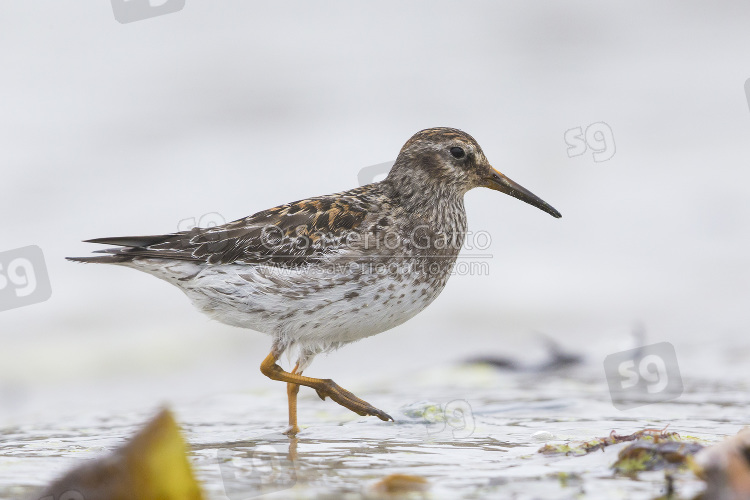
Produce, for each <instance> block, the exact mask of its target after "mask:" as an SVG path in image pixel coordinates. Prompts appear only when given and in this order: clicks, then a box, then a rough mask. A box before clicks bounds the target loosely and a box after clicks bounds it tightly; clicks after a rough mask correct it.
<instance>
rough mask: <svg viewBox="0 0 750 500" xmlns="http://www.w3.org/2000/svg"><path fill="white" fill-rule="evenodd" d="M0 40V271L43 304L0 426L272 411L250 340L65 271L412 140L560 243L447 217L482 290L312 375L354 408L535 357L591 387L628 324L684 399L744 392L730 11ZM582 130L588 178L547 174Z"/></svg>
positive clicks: (501, 211) (749, 35)
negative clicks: (409, 385)
mask: <svg viewBox="0 0 750 500" xmlns="http://www.w3.org/2000/svg"><path fill="white" fill-rule="evenodd" d="M0 12H1V14H2V15H0V40H2V43H1V44H0V67H1V68H2V75H3V76H2V83H1V84H0V85H2V89H3V92H1V93H0V110H2V113H0V165H2V167H1V168H2V170H1V172H2V176H1V177H0V179H1V183H0V186H2V196H0V213H1V214H2V236H1V240H0V251H5V250H10V249H14V248H18V247H22V246H26V245H39V246H40V247H41V248H42V249H43V251H44V254H45V257H46V262H47V266H48V269H49V273H50V279H51V284H52V297H51V299H49V300H48V301H46V302H43V303H40V304H35V305H31V306H27V307H23V308H19V309H14V310H9V311H5V312H2V313H0V346H1V347H0V409H1V410H0V411H1V412H2V413H0V418H1V419H2V422H6V423H7V422H8V421H10V422H14V421H18V420H20V419H33V418H36V417H39V416H43V417H46V418H50V416H51V415H56V414H58V415H60V416H62V415H65V414H69V413H74V412H78V411H84V410H85V409H87V408H90V409H97V408H108V409H112V408H114V409H117V408H121V409H123V410H126V409H135V408H151V407H154V406H156V405H158V404H159V403H161V402H165V401H179V400H185V399H190V398H198V397H200V396H201V395H203V394H212V393H220V392H222V391H242V390H249V389H251V388H257V387H261V388H265V387H273V388H275V389H276V390H277V391H278V392H279V394H278V397H279V399H280V400H281V399H282V398H283V396H284V395H283V390H281V389H280V388H278V384H277V383H275V382H271V381H269V380H267V379H265V377H263V376H262V375H261V374H260V373H259V371H258V365H259V363H260V361H261V360H262V359H263V357H264V356H265V355H266V354H267V351H268V347H269V345H270V342H269V339H268V338H267V337H265V336H264V335H262V334H259V333H255V332H251V331H243V330H239V329H235V328H232V327H228V326H224V325H221V324H219V323H215V322H212V321H210V320H208V319H207V318H205V317H204V316H202V315H201V314H200V313H198V312H197V311H195V310H194V309H193V308H192V306H191V305H190V304H189V302H188V300H187V299H186V298H185V297H184V296H183V295H182V293H180V292H179V291H178V290H177V289H174V288H173V287H171V286H170V285H168V284H166V283H164V282H160V281H159V280H157V279H155V278H153V277H151V276H148V275H145V274H140V273H138V272H136V271H133V270H129V269H123V268H118V267H114V266H93V265H88V266H83V265H78V264H73V263H70V262H66V261H65V260H64V257H65V256H80V255H87V254H88V252H89V251H90V250H93V249H96V247H95V246H93V245H87V244H83V243H80V241H81V240H83V239H87V238H93V237H101V236H118V235H131V234H136V235H140V234H159V233H166V232H173V231H176V230H177V225H178V222H179V221H181V220H183V219H186V218H191V217H195V218H200V216H201V215H203V214H206V213H210V212H218V213H220V214H221V215H222V216H223V217H224V218H225V219H226V220H233V219H236V218H239V217H243V216H245V215H249V214H251V213H254V212H256V211H259V210H262V209H265V208H268V207H271V206H275V205H277V204H280V203H283V202H287V201H292V200H296V199H300V198H304V197H307V196H312V195H319V194H326V193H331V192H336V191H340V190H344V189H348V188H350V187H354V186H355V185H356V184H357V172H358V170H359V169H360V168H362V167H365V166H368V165H372V164H376V163H381V162H384V161H387V160H392V159H393V158H395V156H396V154H397V153H398V150H399V148H400V147H401V145H402V144H403V143H404V142H405V141H406V140H407V139H408V138H409V137H410V136H411V135H412V134H413V133H414V132H416V131H418V130H420V129H423V128H426V127H432V126H452V127H458V128H461V129H463V130H466V131H467V132H469V133H470V134H472V135H473V136H474V137H475V138H476V139H477V140H478V141H479V143H480V144H481V145H482V147H483V148H484V151H485V153H486V154H487V156H488V158H489V159H490V161H492V162H493V164H494V166H495V167H496V168H498V169H499V170H500V171H502V172H504V173H506V174H507V175H509V176H510V177H511V178H512V179H514V180H516V181H518V182H519V183H521V184H522V185H524V186H525V187H527V188H529V189H530V190H532V191H533V192H535V193H536V194H538V195H539V196H541V197H542V198H544V199H545V200H546V201H548V202H549V203H551V204H552V205H553V206H555V207H556V208H557V209H559V210H560V211H561V212H562V213H563V218H562V219H560V220H555V219H553V218H552V217H550V216H548V215H546V214H544V213H542V212H540V211H539V210H536V209H534V208H532V207H530V206H528V205H525V204H523V203H521V202H519V201H517V200H514V199H512V198H510V197H507V196H503V195H500V194H499V193H497V192H492V191H489V190H484V191H479V190H477V191H474V192H471V193H470V194H469V195H468V196H467V199H466V206H467V211H468V217H469V225H470V228H471V229H472V230H474V231H478V230H486V231H489V232H490V233H491V235H492V245H491V247H490V249H489V252H490V253H491V254H492V255H493V257H492V259H490V261H489V274H488V275H478V276H455V277H453V278H452V279H451V281H450V283H449V285H448V287H447V289H446V290H445V292H443V294H442V295H441V296H440V298H439V299H438V300H437V302H436V303H435V304H434V305H433V306H432V307H430V308H429V309H428V310H426V311H425V312H424V313H422V314H421V315H419V316H418V317H417V318H415V319H414V320H412V321H410V322H408V323H407V324H405V325H403V326H401V327H399V328H397V329H394V330H392V331H390V332H387V333H384V334H382V335H379V336H377V337H374V338H371V339H368V340H365V341H362V342H360V343H358V344H354V345H351V346H349V347H347V348H345V349H344V350H342V351H339V352H337V353H333V354H332V355H330V356H329V357H320V358H318V359H317V360H316V362H315V364H314V365H313V366H312V368H311V369H310V371H309V373H310V374H311V375H318V376H324V377H332V378H334V379H336V380H337V381H339V382H340V383H342V385H345V386H347V387H350V388H352V387H351V386H352V385H353V384H354V388H356V383H362V382H363V381H370V382H371V383H375V382H376V381H377V379H378V377H381V376H384V375H388V376H393V375H394V374H398V373H404V374H408V373H410V372H413V370H415V369H416V368H418V367H427V366H431V365H437V364H441V363H448V362H453V361H457V360H461V359H463V358H465V357H467V356H471V355H476V354H479V353H482V354H488V353H514V354H515V355H518V356H529V357H533V356H535V355H536V352H537V350H538V340H537V334H538V333H539V332H543V333H545V334H547V335H549V336H551V337H553V338H556V339H558V340H559V341H560V342H561V343H563V344H564V345H565V346H566V347H567V348H568V349H570V350H573V351H577V352H584V353H587V354H588V355H589V361H591V362H592V363H595V364H600V363H601V362H602V360H603V358H604V356H605V355H606V354H609V353H611V352H615V351H617V350H621V349H623V348H628V347H630V346H632V345H633V339H632V336H631V335H630V332H631V330H632V329H633V328H634V325H636V324H639V323H640V324H642V325H644V327H645V330H646V332H647V341H648V342H660V341H668V342H672V343H673V344H674V345H675V348H676V350H677V353H678V358H679V361H680V368H681V370H682V373H683V376H684V377H685V378H686V380H689V379H690V378H691V377H698V376H701V377H708V378H711V377H714V376H715V377H719V378H720V377H725V376H727V373H728V372H731V371H734V373H736V376H742V377H747V376H748V375H747V363H746V360H747V358H748V355H750V341H749V340H748V338H750V337H749V336H748V324H749V321H748V319H749V318H748V299H750V292H749V290H748V284H749V283H750V266H748V265H747V264H748V256H749V255H750V240H749V239H748V225H747V220H748V216H750V203H749V202H748V199H749V198H748V189H749V187H748V186H749V184H750V173H749V171H748V165H750V112H749V111H748V104H747V102H746V97H745V94H744V91H743V85H744V82H745V80H746V79H747V78H748V77H750V60H749V59H748V54H749V53H750V31H749V30H748V28H747V27H748V22H750V4H747V2H740V1H737V2H726V3H723V4H722V5H721V7H719V6H713V5H709V4H707V3H705V2H698V1H693V2H679V3H676V2H672V3H667V2H646V1H642V2H628V3H627V4H621V5H619V6H613V5H610V6H606V7H605V6H604V5H602V4H600V3H596V2H582V1H578V2H575V1H568V2H564V3H561V2H556V1H544V2H534V3H533V5H532V4H529V3H528V2H496V1H484V2H480V1H473V2H457V1H454V2H441V1H433V2H411V1H398V2H395V1H394V2H386V1H378V2H351V1H348V0H346V1H336V2H333V1H324V2H309V1H296V2H290V1H273V2H270V1H269V2H250V1H241V0H234V1H228V0H227V1H223V2H210V1H208V0H187V4H186V7H185V9H184V10H183V11H181V12H179V13H175V14H171V15H165V16H162V17H156V18H153V19H148V20H144V21H141V22H135V23H132V24H126V25H122V24H119V23H117V22H116V21H115V20H114V18H113V14H112V9H111V6H110V4H109V2H106V1H99V2H57V1H51V0H47V1H36V2H23V1H15V2H3V4H2V6H1V7H0ZM601 121H603V122H606V123H607V124H608V125H609V127H611V130H612V132H613V134H614V140H615V142H616V153H615V154H614V156H613V157H612V159H610V160H608V161H604V162H595V161H594V160H593V158H592V154H591V151H589V152H587V153H586V154H583V155H581V156H577V157H574V158H569V157H568V155H567V152H566V151H567V145H566V143H565V138H564V135H565V132H566V131H567V130H569V129H571V128H575V127H583V128H584V129H585V127H586V126H587V125H589V124H591V123H595V122H601ZM740 370H741V371H740ZM603 376H604V374H603V372H602V378H603Z"/></svg>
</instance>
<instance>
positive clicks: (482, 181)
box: [386, 127, 562, 218]
mask: <svg viewBox="0 0 750 500" xmlns="http://www.w3.org/2000/svg"><path fill="white" fill-rule="evenodd" d="M386 180H387V181H389V182H392V183H396V184H403V183H408V184H410V187H411V188H414V189H417V190H419V189H424V190H426V191H430V190H432V189H431V188H434V189H435V190H437V191H444V190H445V189H449V190H451V191H455V192H457V193H458V194H464V193H466V192H467V191H469V190H470V189H474V188H475V187H487V188H490V189H494V190H495V191H500V192H502V193H505V194H508V195H510V196H513V197H515V198H518V199H519V200H521V201H524V202H526V203H528V204H529V205H533V206H535V207H537V208H539V209H540V210H543V211H545V212H547V213H548V214H550V215H552V216H553V217H558V218H559V217H562V215H560V212H558V211H557V210H555V209H554V208H552V206H550V205H549V204H548V203H547V202H545V201H544V200H542V199H541V198H539V197H538V196H536V195H535V194H534V193H532V192H531V191H529V190H528V189H526V188H524V187H522V186H521V185H519V184H517V183H516V182H514V181H512V180H510V179H509V178H508V177H506V176H505V175H503V174H501V173H500V172H498V171H497V170H495V169H494V168H493V167H492V165H490V162H489V161H487V158H486V157H485V156H484V153H483V152H482V148H481V147H479V144H477V141H475V140H474V138H473V137H472V136H470V135H469V134H467V133H466V132H462V131H461V130H458V129H454V128H447V127H438V128H429V129H426V130H422V131H420V132H417V133H416V134H414V135H413V136H412V137H411V139H409V140H408V141H407V142H406V144H404V147H403V148H401V152H400V153H399V155H398V158H397V159H396V163H395V164H394V165H393V168H391V171H390V173H389V174H388V177H387V178H386Z"/></svg>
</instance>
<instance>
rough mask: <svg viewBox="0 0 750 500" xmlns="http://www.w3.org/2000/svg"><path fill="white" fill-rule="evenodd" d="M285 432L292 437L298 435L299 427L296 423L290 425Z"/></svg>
mask: <svg viewBox="0 0 750 500" xmlns="http://www.w3.org/2000/svg"><path fill="white" fill-rule="evenodd" d="M284 434H285V435H287V436H289V437H290V438H293V437H296V436H297V434H299V427H297V426H296V425H290V426H289V427H287V428H286V430H285V431H284Z"/></svg>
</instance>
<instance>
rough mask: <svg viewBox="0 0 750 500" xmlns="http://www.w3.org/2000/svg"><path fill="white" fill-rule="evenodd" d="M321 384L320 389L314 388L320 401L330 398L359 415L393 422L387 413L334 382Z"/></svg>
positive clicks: (327, 381)
mask: <svg viewBox="0 0 750 500" xmlns="http://www.w3.org/2000/svg"><path fill="white" fill-rule="evenodd" d="M321 382H322V383H321V384H319V386H318V387H315V388H314V389H315V391H316V392H317V393H318V396H320V399H325V398H326V397H330V398H331V399H332V400H333V401H335V402H337V403H338V404H340V405H341V406H343V407H344V408H348V409H349V410H351V411H353V412H354V413H356V414H357V415H362V416H363V417H364V416H367V415H372V416H374V417H378V418H379V419H380V420H384V421H386V422H387V421H389V420H390V421H391V422H393V417H391V416H390V415H388V414H387V413H386V412H384V411H382V410H378V409H377V408H375V407H374V406H372V405H371V404H370V403H368V402H367V401H365V400H363V399H359V398H358V397H357V396H355V395H354V394H352V393H351V392H349V391H347V390H346V389H344V388H343V387H341V386H340V385H338V384H337V383H336V382H334V381H333V380H331V379H324V380H321Z"/></svg>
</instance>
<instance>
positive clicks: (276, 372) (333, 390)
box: [260, 351, 393, 421]
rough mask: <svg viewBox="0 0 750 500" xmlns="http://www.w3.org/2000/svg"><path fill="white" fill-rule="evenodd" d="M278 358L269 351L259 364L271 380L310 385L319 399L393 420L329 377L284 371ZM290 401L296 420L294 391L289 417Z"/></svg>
mask: <svg viewBox="0 0 750 500" xmlns="http://www.w3.org/2000/svg"><path fill="white" fill-rule="evenodd" d="M278 360H279V354H278V353H276V352H275V351H271V353H270V354H269V355H268V356H266V359H264V360H263V362H262V363H261V364H260V371H261V372H262V373H263V375H265V376H266V377H268V378H270V379H271V380H278V381H280V382H286V383H287V384H294V385H298V386H299V385H304V386H306V387H311V388H313V389H315V392H317V393H318V396H320V399H325V398H326V397H330V398H331V399H332V400H333V401H335V402H337V403H338V404H340V405H341V406H343V407H344V408H348V409H349V410H351V411H353V412H354V413H356V414H358V415H362V416H365V415H373V416H375V417H378V418H379V419H380V420H385V421H388V420H391V421H393V418H392V417H391V416H390V415H388V414H387V413H385V412H384V411H382V410H378V409H377V408H375V407H374V406H372V405H371V404H370V403H368V402H367V401H364V400H362V399H359V398H358V397H357V396H355V395H354V394H352V393H351V392H349V391H347V390H346V389H343V388H342V387H340V386H339V385H338V384H336V382H334V381H333V380H331V379H329V378H326V379H320V378H312V377H305V376H303V375H300V374H299V373H289V372H286V371H284V370H283V369H282V368H281V367H280V366H279V365H277V364H276V361H278ZM290 391H291V389H290V388H289V385H287V395H290ZM292 401H294V412H293V413H294V415H295V420H296V415H297V397H296V393H295V394H294V398H293V399H292V398H291V396H290V398H289V415H290V417H291V415H292V406H291V405H292ZM290 420H291V419H290Z"/></svg>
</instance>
